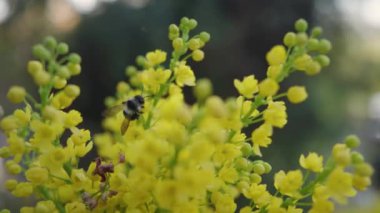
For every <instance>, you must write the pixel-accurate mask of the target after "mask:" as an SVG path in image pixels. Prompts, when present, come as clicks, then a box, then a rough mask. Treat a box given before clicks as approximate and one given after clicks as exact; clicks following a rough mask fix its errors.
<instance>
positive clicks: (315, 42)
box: [307, 38, 319, 51]
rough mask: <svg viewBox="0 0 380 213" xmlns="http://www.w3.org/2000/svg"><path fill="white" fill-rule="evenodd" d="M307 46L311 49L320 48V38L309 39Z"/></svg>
mask: <svg viewBox="0 0 380 213" xmlns="http://www.w3.org/2000/svg"><path fill="white" fill-rule="evenodd" d="M307 48H308V49H309V50H311V51H313V50H318V48H319V41H318V39H315V38H311V39H309V41H307Z"/></svg>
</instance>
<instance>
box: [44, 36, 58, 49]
mask: <svg viewBox="0 0 380 213" xmlns="http://www.w3.org/2000/svg"><path fill="white" fill-rule="evenodd" d="M44 45H45V46H46V47H47V48H49V49H51V50H53V49H55V47H56V46H57V40H55V38H54V37H53V36H48V37H46V38H45V39H44Z"/></svg>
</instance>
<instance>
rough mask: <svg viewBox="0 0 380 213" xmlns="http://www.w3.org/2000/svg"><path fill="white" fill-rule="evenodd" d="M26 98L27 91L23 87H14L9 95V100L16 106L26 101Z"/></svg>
mask: <svg viewBox="0 0 380 213" xmlns="http://www.w3.org/2000/svg"><path fill="white" fill-rule="evenodd" d="M25 96H26V91H25V89H24V87H21V86H12V87H11V88H10V89H9V91H8V93H7V98H8V100H9V101H10V102H12V103H14V104H18V103H21V102H23V101H24V99H25Z"/></svg>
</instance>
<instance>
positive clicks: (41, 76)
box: [33, 70, 50, 86]
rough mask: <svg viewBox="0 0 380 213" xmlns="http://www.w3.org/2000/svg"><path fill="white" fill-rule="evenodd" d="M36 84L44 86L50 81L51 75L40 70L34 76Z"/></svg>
mask: <svg viewBox="0 0 380 213" xmlns="http://www.w3.org/2000/svg"><path fill="white" fill-rule="evenodd" d="M33 80H34V83H36V84H37V85H38V86H44V85H46V84H48V83H49V81H50V74H49V73H48V72H46V71H43V70H40V71H38V72H37V73H36V74H35V75H34V76H33Z"/></svg>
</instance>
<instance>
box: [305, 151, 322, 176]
mask: <svg viewBox="0 0 380 213" xmlns="http://www.w3.org/2000/svg"><path fill="white" fill-rule="evenodd" d="M299 163H300V165H301V166H302V168H304V169H307V170H310V171H313V172H321V171H322V170H323V156H318V154H317V153H314V152H311V153H309V155H308V156H307V157H305V156H304V155H301V157H300V159H299Z"/></svg>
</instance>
